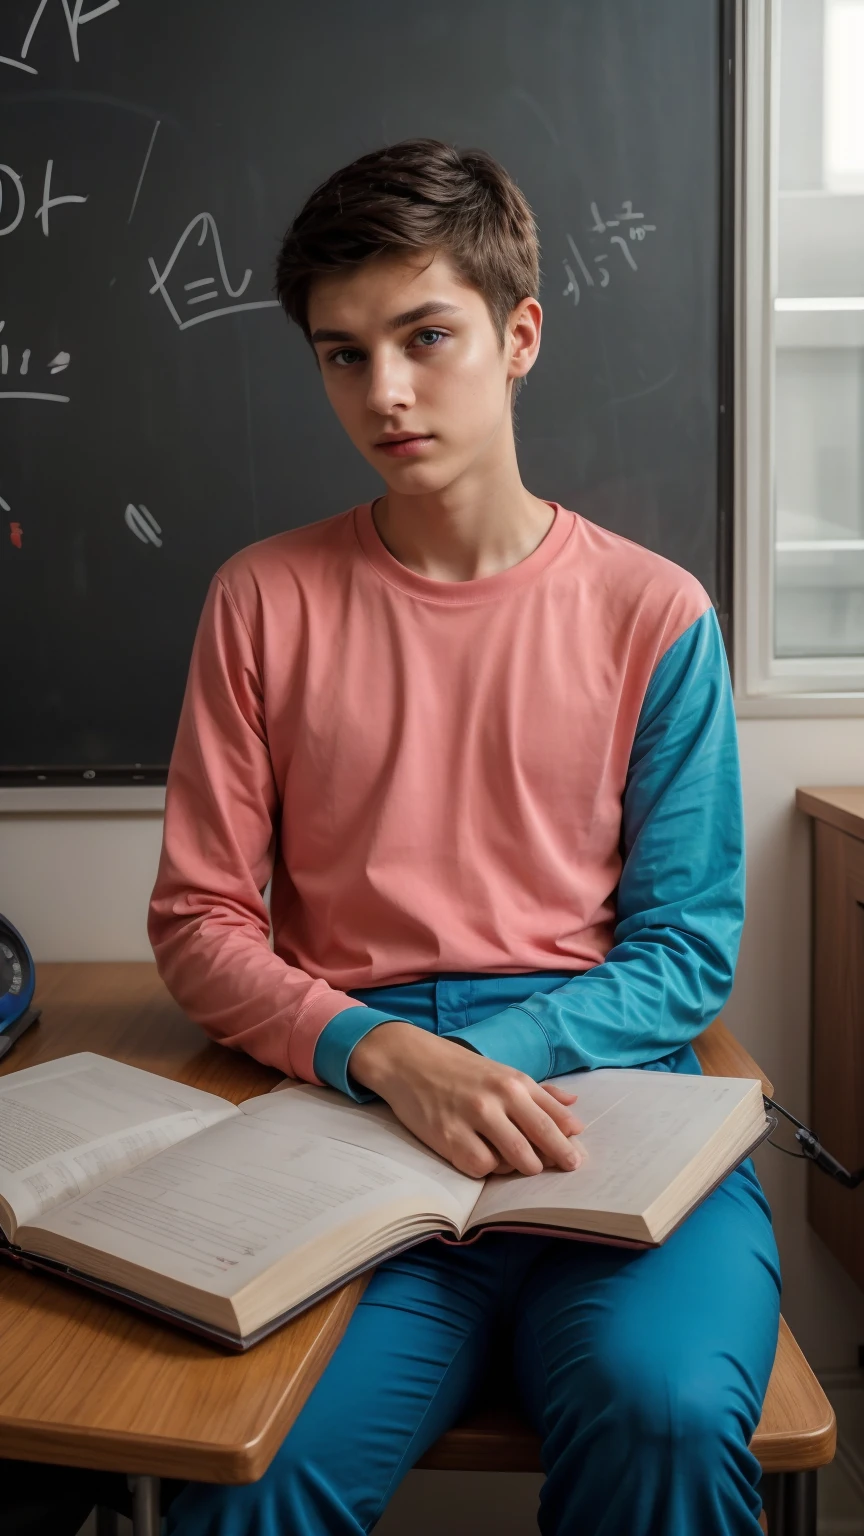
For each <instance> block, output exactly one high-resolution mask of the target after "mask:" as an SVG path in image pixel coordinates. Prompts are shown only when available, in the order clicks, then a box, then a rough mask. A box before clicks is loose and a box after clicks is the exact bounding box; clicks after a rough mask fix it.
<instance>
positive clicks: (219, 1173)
mask: <svg viewBox="0 0 864 1536" xmlns="http://www.w3.org/2000/svg"><path fill="white" fill-rule="evenodd" d="M279 1097H281V1098H282V1099H283V1102H282V1103H278V1102H277V1103H275V1104H274V1106H272V1113H261V1112H259V1113H256V1114H251V1115H249V1114H241V1115H238V1116H237V1117H236V1118H235V1119H232V1120H229V1121H227V1122H226V1123H225V1124H223V1125H218V1126H215V1127H213V1128H212V1129H210V1130H208V1131H203V1132H202V1133H201V1134H200V1135H199V1136H196V1137H195V1138H194V1140H193V1141H191V1142H188V1143H185V1144H183V1145H181V1146H178V1147H174V1148H172V1149H171V1150H170V1151H168V1152H161V1153H160V1154H159V1155H158V1156H157V1157H154V1158H151V1159H149V1160H148V1162H146V1163H145V1164H143V1165H142V1166H141V1167H139V1168H137V1169H134V1170H132V1171H131V1172H129V1173H127V1174H124V1175H123V1177H121V1178H118V1179H111V1180H110V1181H109V1182H108V1183H103V1184H101V1185H100V1187H99V1188H98V1189H94V1190H92V1191H91V1192H90V1193H89V1194H86V1195H83V1196H81V1197H80V1198H79V1199H77V1200H72V1201H69V1202H68V1203H66V1204H64V1205H63V1206H61V1207H60V1208H59V1209H57V1210H55V1211H53V1212H52V1213H51V1214H50V1215H49V1216H47V1217H45V1218H43V1219H42V1220H41V1221H40V1222H39V1223H38V1226H34V1228H33V1229H32V1230H33V1233H34V1235H35V1237H36V1238H37V1240H38V1236H39V1234H41V1233H50V1234H56V1235H59V1236H65V1237H67V1238H72V1239H74V1240H75V1241H76V1242H77V1243H84V1244H86V1245H87V1246H88V1247H89V1248H92V1249H94V1250H96V1251H97V1252H99V1253H102V1254H109V1255H114V1256H116V1257H118V1258H120V1259H122V1260H124V1261H125V1262H127V1263H132V1264H135V1265H137V1266H139V1267H140V1268H142V1269H144V1270H150V1271H154V1272H156V1273H157V1274H159V1275H163V1276H167V1277H169V1278H171V1279H174V1280H177V1281H180V1282H183V1283H185V1284H187V1285H193V1286H195V1287H197V1288H198V1289H201V1290H205V1291H208V1292H210V1293H212V1294H215V1295H219V1296H226V1297H227V1296H232V1295H234V1294H235V1293H236V1292H237V1291H239V1290H240V1289H241V1288H242V1287H243V1286H244V1285H245V1284H247V1283H248V1282H249V1281H250V1280H253V1279H255V1278H256V1277H257V1276H258V1275H261V1274H263V1273H264V1272H265V1271H266V1270H267V1269H268V1268H269V1267H270V1265H272V1264H273V1263H275V1262H276V1261H277V1260H278V1259H280V1258H283V1257H284V1256H285V1255H287V1254H290V1253H293V1252H299V1250H300V1249H302V1248H305V1247H307V1245H310V1244H313V1243H314V1242H315V1241H316V1240H319V1239H321V1238H324V1237H326V1236H327V1235H328V1234H330V1233H332V1232H334V1231H335V1230H337V1229H338V1228H339V1227H340V1226H353V1227H357V1226H358V1224H359V1221H360V1219H362V1218H367V1232H374V1230H375V1228H376V1224H378V1225H384V1226H386V1223H387V1220H388V1213H390V1214H392V1213H393V1212H394V1211H398V1213H399V1215H400V1216H404V1214H405V1211H406V1209H407V1208H410V1209H412V1210H413V1211H414V1212H415V1213H416V1214H417V1215H427V1214H431V1215H440V1216H441V1217H442V1227H446V1225H447V1223H448V1222H453V1223H461V1221H462V1220H463V1219H464V1216H465V1215H466V1213H467V1211H469V1210H470V1209H471V1206H472V1205H473V1204H474V1200H475V1199H476V1196H477V1189H478V1181H477V1180H475V1179H468V1178H466V1177H465V1176H464V1175H457V1177H458V1178H460V1179H463V1180H464V1183H465V1185H468V1186H470V1198H467V1199H466V1196H465V1195H463V1197H462V1199H461V1201H460V1200H458V1199H455V1198H454V1197H453V1196H452V1195H451V1194H450V1193H448V1191H447V1189H446V1188H444V1187H443V1186H442V1185H441V1184H439V1183H438V1181H434V1182H433V1181H432V1180H431V1179H429V1178H428V1177H424V1175H423V1174H421V1173H418V1172H416V1171H414V1170H413V1169H411V1168H409V1167H406V1166H402V1165H400V1163H398V1162H396V1161H394V1160H393V1159H391V1158H389V1157H386V1156H383V1155H382V1154H381V1153H380V1152H377V1151H371V1150H369V1149H368V1148H365V1147H362V1146H359V1145H357V1144H356V1143H348V1142H343V1141H337V1140H332V1139H330V1138H328V1137H326V1136H321V1135H316V1134H315V1133H314V1131H313V1130H311V1129H306V1128H304V1127H301V1126H300V1125H297V1124H295V1123H293V1119H292V1108H293V1106H292V1105H291V1103H290V1096H289V1095H287V1094H286V1095H282V1096H277V1099H278V1098H279ZM257 1103H258V1104H259V1105H260V1103H261V1100H258V1101H257ZM247 1107H248V1105H247ZM453 1172H454V1173H455V1170H453ZM26 1237H27V1232H26V1231H24V1232H22V1242H23V1241H24V1240H25V1239H26ZM33 1246H34V1247H38V1242H34V1245H33ZM56 1248H57V1245H56V1243H54V1244H52V1250H51V1251H52V1252H56Z"/></svg>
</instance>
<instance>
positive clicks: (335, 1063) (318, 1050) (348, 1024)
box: [312, 1003, 406, 1104]
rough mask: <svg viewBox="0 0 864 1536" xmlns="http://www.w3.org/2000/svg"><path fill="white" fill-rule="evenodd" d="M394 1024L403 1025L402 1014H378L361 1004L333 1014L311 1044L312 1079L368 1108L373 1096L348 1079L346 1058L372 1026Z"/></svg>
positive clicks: (374, 1009) (370, 1090)
mask: <svg viewBox="0 0 864 1536" xmlns="http://www.w3.org/2000/svg"><path fill="white" fill-rule="evenodd" d="M394 1022H396V1023H400V1022H401V1023H403V1024H404V1023H405V1022H406V1020H405V1017H404V1014H398V1013H382V1011H381V1010H380V1009H379V1008H367V1006H366V1004H365V1003H358V1004H357V1007H356V1008H343V1009H342V1011H341V1013H334V1015H333V1017H332V1019H329V1020H328V1022H327V1023H326V1024H325V1025H324V1028H323V1029H322V1031H321V1033H320V1035H319V1036H318V1039H317V1040H316V1042H315V1054H314V1057H313V1062H312V1065H313V1070H314V1072H315V1075H316V1077H320V1078H321V1081H322V1082H324V1083H329V1084H330V1086H331V1088H340V1089H341V1090H342V1092H343V1093H347V1094H348V1097H349V1098H351V1099H356V1101H357V1103H358V1104H368V1102H369V1100H370V1099H377V1098H378V1094H377V1093H373V1091H372V1089H371V1088H366V1087H365V1086H364V1084H363V1083H358V1081H357V1079H356V1077H352V1075H351V1073H350V1072H349V1071H348V1058H349V1056H350V1055H351V1052H352V1051H353V1049H354V1047H355V1045H356V1044H357V1042H358V1040H362V1039H363V1036H364V1035H368V1033H369V1031H370V1029H374V1028H375V1026H376V1024H390V1023H394Z"/></svg>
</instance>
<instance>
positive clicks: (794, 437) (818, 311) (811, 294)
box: [736, 0, 864, 707]
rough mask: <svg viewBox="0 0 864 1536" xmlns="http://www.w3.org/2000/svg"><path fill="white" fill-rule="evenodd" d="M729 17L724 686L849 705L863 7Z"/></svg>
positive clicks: (861, 451) (859, 343)
mask: <svg viewBox="0 0 864 1536" xmlns="http://www.w3.org/2000/svg"><path fill="white" fill-rule="evenodd" d="M747 11H748V12H749V17H748V23H747V34H746V37H745V49H746V50H747V51H746V54H745V77H746V79H747V87H746V99H745V104H744V114H745V116H744V123H743V127H744V136H743V139H744V145H745V152H744V159H743V165H742V169H743V189H744V190H743V206H742V212H743V230H744V234H743V240H744V250H743V263H742V265H741V267H740V275H741V279H742V281H743V293H742V309H741V318H742V331H741V341H742V348H741V351H742V355H743V363H742V366H741V368H740V369H739V386H740V393H739V408H740V409H743V413H744V418H745V419H744V423H743V429H742V430H741V432H740V433H739V482H738V490H739V507H741V511H742V517H743V522H741V521H739V536H740V537H741V542H742V545H743V558H742V559H740V560H739V563H738V591H739V603H738V608H739V611H740V610H742V609H743V615H742V619H743V625H742V627H739V629H738V632H737V637H736V686H737V691H738V692H739V695H741V696H743V697H747V696H749V697H751V698H752V697H754V696H760V695H761V696H762V697H766V696H771V695H774V696H781V697H782V696H783V695H786V696H789V695H791V694H799V695H800V694H804V695H810V696H811V697H812V696H813V695H819V694H822V695H825V694H833V695H835V696H836V695H838V694H845V695H846V696H847V697H848V698H849V701H850V704H851V703H852V700H853V698H854V696H855V695H856V694H857V695H859V705H860V706H861V707H864V86H862V81H864V0H773V4H772V3H766V5H765V6H764V7H762V6H748V7H747ZM742 445H743V446H742ZM742 457H743V466H742ZM742 586H743V592H742ZM742 597H743V601H741V600H740V599H741V598H742ZM742 640H743V644H742Z"/></svg>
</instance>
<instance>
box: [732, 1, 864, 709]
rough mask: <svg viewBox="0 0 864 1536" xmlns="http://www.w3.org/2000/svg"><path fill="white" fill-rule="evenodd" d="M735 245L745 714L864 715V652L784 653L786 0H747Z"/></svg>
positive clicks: (738, 560) (738, 598) (737, 608)
mask: <svg viewBox="0 0 864 1536" xmlns="http://www.w3.org/2000/svg"><path fill="white" fill-rule="evenodd" d="M738 23H739V24H738V27H737V37H738V59H737V61H736V62H737V78H738V80H739V81H740V82H741V86H740V89H739V91H738V99H737V122H736V134H735V140H736V165H735V189H736V190H735V202H736V231H737V234H736V253H735V397H736V412H735V525H734V526H735V570H734V584H735V603H734V673H735V698H736V708H737V712H738V714H739V715H741V716H760V715H787V716H788V715H864V658H861V657H851V656H850V657H814V658H808V657H804V658H795V659H787V658H783V659H779V658H777V657H775V656H774V654H773V650H774V647H773V633H774V551H773V539H774V299H775V296H776V293H777V185H778V130H779V75H780V46H779V43H780V4H779V0H739V11H738Z"/></svg>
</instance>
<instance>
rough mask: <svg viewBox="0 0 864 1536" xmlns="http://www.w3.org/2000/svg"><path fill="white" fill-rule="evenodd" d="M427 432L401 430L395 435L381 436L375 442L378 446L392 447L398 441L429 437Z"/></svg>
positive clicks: (405, 441)
mask: <svg viewBox="0 0 864 1536" xmlns="http://www.w3.org/2000/svg"><path fill="white" fill-rule="evenodd" d="M428 435H429V434H428V433H426V432H399V433H398V434H397V435H396V436H395V437H381V438H379V439H378V442H377V443H376V444H375V447H376V448H392V447H393V446H394V445H395V444H396V443H413V442H415V441H416V440H418V439H424V440H425V438H426V437H428Z"/></svg>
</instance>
